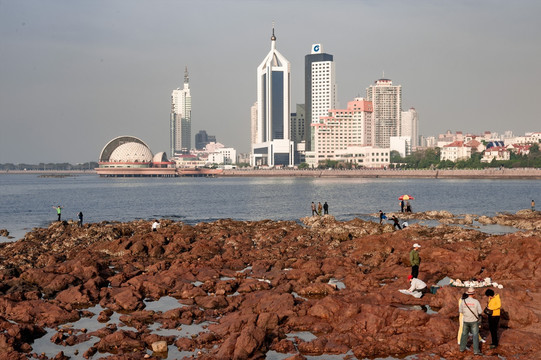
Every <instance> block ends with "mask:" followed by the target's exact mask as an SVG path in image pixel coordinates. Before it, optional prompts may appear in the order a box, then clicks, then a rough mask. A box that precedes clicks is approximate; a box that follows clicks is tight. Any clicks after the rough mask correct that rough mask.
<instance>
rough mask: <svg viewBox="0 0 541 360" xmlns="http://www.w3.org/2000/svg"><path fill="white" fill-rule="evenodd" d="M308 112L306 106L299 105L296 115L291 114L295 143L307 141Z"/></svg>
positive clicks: (292, 135)
mask: <svg viewBox="0 0 541 360" xmlns="http://www.w3.org/2000/svg"><path fill="white" fill-rule="evenodd" d="M305 120H306V111H305V107H304V104H297V107H296V110H295V112H294V113H291V140H292V141H293V142H294V143H295V144H298V143H301V142H302V141H305V131H306V123H305Z"/></svg>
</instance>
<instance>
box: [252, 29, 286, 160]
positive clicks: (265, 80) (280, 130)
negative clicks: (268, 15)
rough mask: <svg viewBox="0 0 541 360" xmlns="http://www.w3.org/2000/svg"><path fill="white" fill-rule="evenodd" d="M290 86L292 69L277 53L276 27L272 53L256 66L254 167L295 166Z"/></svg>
mask: <svg viewBox="0 0 541 360" xmlns="http://www.w3.org/2000/svg"><path fill="white" fill-rule="evenodd" d="M290 84H291V66H290V63H289V61H287V59H286V58H285V57H284V56H283V55H282V54H280V53H279V52H278V50H276V37H275V36H274V27H273V29H272V37H271V50H270V52H269V53H268V54H267V56H266V57H265V59H264V60H263V61H262V62H261V64H260V65H259V66H258V67H257V129H256V142H255V143H252V159H251V160H252V161H251V164H252V165H256V166H259V165H264V166H275V165H285V166H292V165H293V162H294V149H293V142H292V141H291V140H290V125H289V121H290V101H291V100H290V86H291V85H290Z"/></svg>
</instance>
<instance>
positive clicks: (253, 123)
mask: <svg viewBox="0 0 541 360" xmlns="http://www.w3.org/2000/svg"><path fill="white" fill-rule="evenodd" d="M250 129H251V131H250V144H256V143H257V101H256V102H255V103H254V104H253V105H252V106H251V107H250Z"/></svg>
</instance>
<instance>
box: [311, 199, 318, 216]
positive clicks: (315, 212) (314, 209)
mask: <svg viewBox="0 0 541 360" xmlns="http://www.w3.org/2000/svg"><path fill="white" fill-rule="evenodd" d="M316 214H317V210H316V204H314V202H313V201H312V216H314V215H316Z"/></svg>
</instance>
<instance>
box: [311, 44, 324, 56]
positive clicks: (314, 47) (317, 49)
mask: <svg viewBox="0 0 541 360" xmlns="http://www.w3.org/2000/svg"><path fill="white" fill-rule="evenodd" d="M321 52H322V50H321V44H313V45H312V54H320V53H321Z"/></svg>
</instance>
